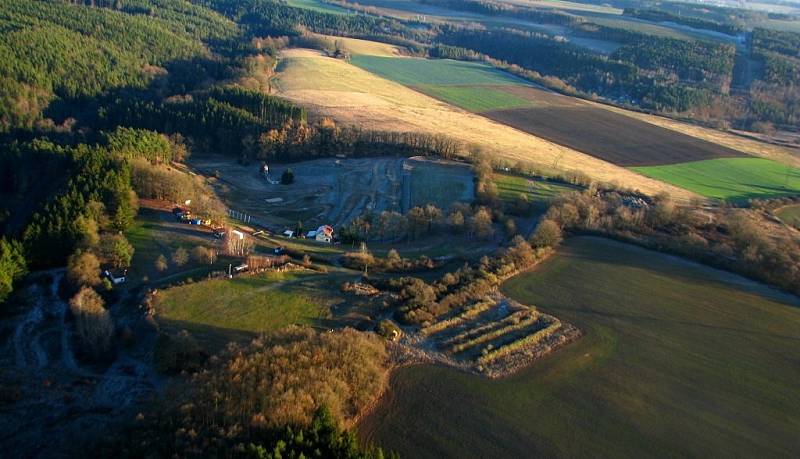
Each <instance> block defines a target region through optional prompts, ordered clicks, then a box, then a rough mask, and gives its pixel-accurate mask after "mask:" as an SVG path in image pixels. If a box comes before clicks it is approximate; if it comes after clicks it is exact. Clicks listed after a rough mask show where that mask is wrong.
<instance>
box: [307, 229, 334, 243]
mask: <svg viewBox="0 0 800 459" xmlns="http://www.w3.org/2000/svg"><path fill="white" fill-rule="evenodd" d="M306 237H307V238H308V239H314V240H316V241H319V242H327V243H329V244H330V243H331V241H333V227H332V226H330V225H322V226H320V227H319V228H317V229H316V230H314V231H309V232H308V233H306Z"/></svg>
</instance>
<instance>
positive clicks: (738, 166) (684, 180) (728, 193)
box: [632, 158, 800, 201]
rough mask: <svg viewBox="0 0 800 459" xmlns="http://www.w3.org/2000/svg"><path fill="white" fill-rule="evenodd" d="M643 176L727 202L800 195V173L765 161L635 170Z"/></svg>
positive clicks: (719, 161) (736, 160)
mask: <svg viewBox="0 0 800 459" xmlns="http://www.w3.org/2000/svg"><path fill="white" fill-rule="evenodd" d="M632 169H633V170H635V171H636V172H639V173H640V174H643V175H646V176H648V177H652V178H654V179H657V180H662V181H664V182H667V183H671V184H673V185H676V186H679V187H681V188H685V189H687V190H689V191H693V192H695V193H697V194H700V195H703V196H706V197H709V198H716V199H723V200H728V201H744V200H747V199H752V198H770V197H777V196H786V195H790V194H797V193H800V169H797V168H792V167H790V166H786V165H783V164H780V163H777V162H775V161H771V160H768V159H763V158H724V159H710V160H705V161H693V162H688V163H679V164H670V165H665V166H647V167H633V168H632Z"/></svg>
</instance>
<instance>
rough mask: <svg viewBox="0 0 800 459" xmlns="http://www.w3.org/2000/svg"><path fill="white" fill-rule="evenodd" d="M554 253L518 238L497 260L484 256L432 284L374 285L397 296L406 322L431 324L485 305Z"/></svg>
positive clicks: (412, 280)
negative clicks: (497, 291)
mask: <svg viewBox="0 0 800 459" xmlns="http://www.w3.org/2000/svg"><path fill="white" fill-rule="evenodd" d="M551 251H552V249H551V247H544V246H542V247H538V248H536V249H534V248H533V247H531V245H530V244H529V243H528V242H527V241H525V240H524V239H523V238H521V237H515V238H514V239H513V240H512V242H511V245H510V246H509V247H506V248H503V249H501V250H500V251H499V253H498V254H496V255H495V256H493V257H491V258H490V257H487V256H484V257H483V258H481V260H480V261H479V262H477V263H475V264H472V265H469V264H466V265H464V266H463V267H461V268H459V269H458V270H456V271H453V272H449V273H447V274H445V275H443V276H442V277H441V278H440V279H438V280H437V281H434V282H433V283H431V284H429V283H427V282H425V281H424V280H422V279H419V278H415V277H401V278H396V279H391V280H389V281H374V280H373V281H370V282H372V283H373V285H375V286H376V287H378V288H381V287H383V288H385V289H388V290H391V291H394V292H396V293H397V306H398V312H399V314H400V319H401V320H402V321H403V322H405V323H412V324H430V322H432V321H433V320H434V319H435V318H437V317H439V316H441V315H442V314H445V313H447V312H448V311H451V310H454V309H456V308H459V307H466V306H467V305H469V304H470V303H477V302H481V301H483V300H484V299H485V298H486V297H487V295H489V294H490V293H491V292H493V291H494V290H495V289H497V287H498V286H499V285H500V284H501V283H502V282H503V281H504V280H505V279H507V278H508V277H510V276H512V275H514V274H516V273H518V272H520V271H521V270H524V269H527V268H529V267H530V266H532V265H533V264H534V263H536V262H537V261H538V260H541V259H542V258H543V257H545V256H546V255H547V254H548V253H550V252H551ZM469 313H470V312H469V311H465V312H464V313H463V314H469ZM457 317H458V316H457ZM453 320H459V319H457V318H454V319H453Z"/></svg>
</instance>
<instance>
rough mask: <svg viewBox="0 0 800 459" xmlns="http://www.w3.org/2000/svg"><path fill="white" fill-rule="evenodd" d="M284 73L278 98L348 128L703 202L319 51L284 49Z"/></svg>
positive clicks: (278, 83)
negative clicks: (426, 140)
mask: <svg viewBox="0 0 800 459" xmlns="http://www.w3.org/2000/svg"><path fill="white" fill-rule="evenodd" d="M278 70H279V71H278V74H277V78H276V80H275V85H274V87H275V88H277V93H278V94H279V95H281V96H284V97H286V98H288V99H291V100H293V101H295V102H297V103H298V104H300V105H303V106H305V107H308V108H309V109H310V110H311V111H312V112H313V113H316V114H318V115H322V116H330V117H333V118H334V119H336V120H337V121H339V122H342V123H346V124H358V125H360V126H361V127H363V128H366V129H390V130H395V131H400V132H407V131H418V132H428V133H433V134H445V135H448V136H451V137H454V138H457V139H459V140H461V141H462V142H464V143H465V144H467V145H474V146H479V147H480V148H482V149H484V150H485V151H487V152H488V153H490V154H493V155H497V156H499V157H503V158H506V159H508V160H511V161H515V160H526V161H529V162H533V163H536V164H538V165H540V166H541V167H542V168H543V169H548V168H552V167H553V166H554V165H557V166H558V167H559V168H561V169H566V170H576V171H582V172H584V173H586V174H588V175H589V176H591V177H592V178H594V179H596V180H599V181H604V182H618V183H621V184H624V185H627V186H629V187H633V188H638V189H639V190H641V191H643V192H646V193H651V194H656V193H659V192H662V191H664V192H668V193H670V194H672V195H673V196H674V197H675V198H676V199H691V198H694V197H697V195H695V194H693V193H691V192H689V191H687V190H683V189H680V188H677V187H674V186H672V185H668V184H665V183H662V182H659V181H656V180H653V179H650V178H647V177H644V176H641V175H639V174H636V173H634V172H632V171H629V170H627V169H625V168H623V167H619V166H615V165H613V164H610V163H607V162H605V161H602V160H599V159H597V158H594V157H591V156H589V155H586V154H583V153H580V152H577V151H575V150H572V149H570V148H566V147H562V146H560V145H556V144H554V143H551V142H548V141H546V140H543V139H540V138H538V137H535V136H532V135H529V134H526V133H524V132H521V131H519V130H516V129H514V128H511V127H509V126H505V125H503V124H500V123H497V122H494V121H491V120H489V119H486V118H484V117H481V116H479V115H475V114H472V113H468V112H466V111H463V110H461V109H458V108H455V107H452V106H450V105H447V104H444V103H442V102H440V101H437V100H436V99H433V98H431V97H428V96H425V95H423V94H420V93H418V92H416V91H413V90H412V89H409V88H407V87H405V86H402V85H400V84H397V83H393V82H391V81H388V80H385V79H383V78H380V77H378V76H376V75H374V74H371V73H369V72H366V71H364V70H362V69H359V68H357V67H355V66H352V65H350V64H348V63H347V62H344V61H341V60H336V59H332V58H328V57H324V56H322V55H321V54H320V53H318V52H316V51H310V50H288V51H284V54H283V57H282V60H281V63H280V64H279V66H278Z"/></svg>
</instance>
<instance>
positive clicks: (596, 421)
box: [359, 237, 800, 458]
mask: <svg viewBox="0 0 800 459" xmlns="http://www.w3.org/2000/svg"><path fill="white" fill-rule="evenodd" d="M503 291H504V293H506V294H507V295H509V296H511V297H513V298H514V299H516V300H518V301H521V302H524V303H527V304H536V305H537V307H539V310H541V311H542V312H545V313H548V314H553V315H555V316H556V317H558V318H559V319H560V320H562V321H564V322H568V323H571V324H575V325H576V326H578V327H579V328H581V329H582V330H583V331H584V332H585V335H584V336H583V337H582V338H580V339H579V340H578V341H576V342H574V343H572V344H570V345H568V346H566V347H564V348H562V349H560V350H558V351H556V352H555V353H554V354H551V355H550V356H548V357H546V358H544V359H543V360H541V361H539V362H537V363H536V364H534V365H533V366H532V367H530V368H529V369H526V370H523V371H522V372H520V373H518V374H516V375H514V376H512V377H509V378H505V379H501V380H496V381H492V380H487V379H484V378H482V377H480V376H475V375H469V374H466V373H463V372H460V371H457V370H454V369H448V368H443V367H438V366H432V365H428V366H414V367H406V368H402V369H400V370H398V371H397V373H395V374H394V375H393V377H392V382H391V385H392V387H391V393H392V397H390V398H387V399H386V401H385V402H384V403H383V404H381V405H379V406H378V407H377V409H376V410H375V411H374V412H372V413H371V414H370V415H369V416H368V417H367V418H366V419H365V420H364V421H363V422H362V423H361V424H360V425H359V431H360V434H361V436H362V439H363V440H365V441H371V442H376V443H378V444H380V445H382V446H383V447H384V448H386V449H391V450H393V451H395V452H397V453H399V454H400V455H402V456H409V457H417V458H425V457H711V456H714V457H793V456H796V452H797V451H798V448H800V439H799V438H798V436H797V429H798V426H799V425H800V385H798V384H797V381H798V380H800V366H798V365H795V364H794V362H798V361H800V347H798V343H800V300H798V298H797V297H793V296H789V295H782V294H780V293H778V292H776V291H775V290H773V289H770V288H767V287H765V286H762V285H759V284H756V283H754V282H750V281H747V280H745V279H743V278H740V277H738V276H734V275H731V274H727V273H723V272H721V271H717V270H713V269H710V268H707V267H704V266H701V265H698V264H695V263H691V262H688V261H684V260H681V259H679V258H676V257H671V256H668V255H664V254H661V253H657V252H653V251H648V250H644V249H641V248H638V247H634V246H631V245H626V244H621V243H617V242H613V241H609V240H607V239H601V238H589V237H581V238H573V239H570V240H568V241H567V242H566V243H565V244H564V245H563V246H562V248H560V249H559V252H558V253H557V254H556V255H555V256H554V257H553V258H551V259H549V260H548V261H546V262H545V263H543V264H542V265H540V266H539V267H538V268H537V269H536V270H534V271H531V272H528V273H525V274H523V275H521V276H518V277H516V278H513V279H511V280H510V281H509V282H507V283H506V284H505V285H504V286H503ZM441 426H447V428H446V429H442V428H441ZM431 432H435V434H431Z"/></svg>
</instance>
